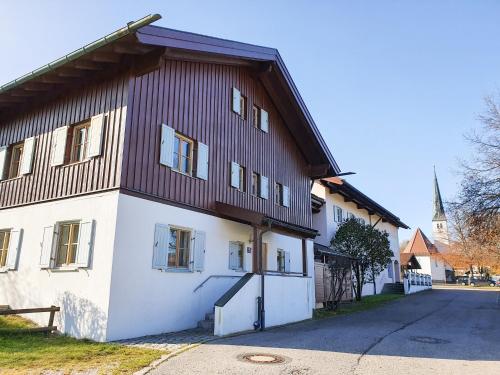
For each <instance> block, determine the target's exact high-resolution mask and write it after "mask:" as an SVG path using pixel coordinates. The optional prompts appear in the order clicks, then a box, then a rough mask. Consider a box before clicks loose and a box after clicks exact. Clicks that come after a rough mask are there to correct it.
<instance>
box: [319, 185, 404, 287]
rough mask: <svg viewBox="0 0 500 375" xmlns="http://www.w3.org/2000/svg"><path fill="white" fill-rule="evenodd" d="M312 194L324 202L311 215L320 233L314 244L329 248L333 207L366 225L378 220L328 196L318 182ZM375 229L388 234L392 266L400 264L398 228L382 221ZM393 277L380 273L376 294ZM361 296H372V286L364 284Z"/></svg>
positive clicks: (336, 196) (334, 228) (333, 226)
mask: <svg viewBox="0 0 500 375" xmlns="http://www.w3.org/2000/svg"><path fill="white" fill-rule="evenodd" d="M312 193H313V194H315V195H317V196H319V197H321V198H323V199H324V200H325V204H324V205H323V207H322V208H321V212H320V213H317V214H313V227H314V229H316V230H318V231H319V232H320V235H319V236H318V237H316V239H315V242H317V243H319V244H321V245H325V246H329V245H330V241H331V239H332V238H333V237H334V236H335V233H336V232H337V228H338V226H339V223H336V222H335V220H334V206H338V207H341V208H342V210H343V211H344V215H345V213H346V212H350V213H352V214H354V215H355V216H356V217H358V218H362V219H364V220H365V222H366V223H367V224H368V223H371V224H375V222H377V220H378V219H379V217H378V216H377V215H372V216H371V217H370V215H368V211H366V210H365V209H359V208H358V207H357V206H356V204H355V203H353V202H345V201H344V198H343V197H342V196H341V195H340V194H330V192H329V190H328V188H327V187H325V186H323V185H322V184H320V183H318V182H315V183H314V185H313V188H312ZM375 228H376V229H378V230H381V231H386V232H387V233H389V242H390V247H391V250H392V252H393V253H394V256H393V257H392V262H393V264H394V261H396V260H397V261H398V263H400V258H399V237H398V227H396V226H394V225H392V224H390V223H387V222H386V223H384V222H382V220H380V221H379V222H378V223H377V225H376V227H375ZM393 270H394V271H393V276H394V277H395V276H396V269H395V268H394V267H393ZM394 277H392V278H391V277H389V275H388V270H387V269H385V270H384V271H382V273H380V275H378V277H377V278H376V285H377V294H379V293H380V292H381V291H382V288H383V286H384V284H385V283H393V282H394V281H396V280H395V279H394ZM401 277H402V276H400V280H399V281H401ZM362 294H363V295H371V294H373V284H372V283H368V284H365V285H364V286H363V292H362Z"/></svg>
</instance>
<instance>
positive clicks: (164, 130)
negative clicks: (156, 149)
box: [160, 124, 175, 167]
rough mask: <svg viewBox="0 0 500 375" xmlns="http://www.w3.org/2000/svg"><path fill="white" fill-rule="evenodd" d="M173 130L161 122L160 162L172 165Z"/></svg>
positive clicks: (168, 165)
mask: <svg viewBox="0 0 500 375" xmlns="http://www.w3.org/2000/svg"><path fill="white" fill-rule="evenodd" d="M174 138H175V130H174V129H172V128H171V127H170V126H168V125H165V124H161V142H160V164H163V165H166V166H167V167H172V166H173V165H174V140H175V139H174Z"/></svg>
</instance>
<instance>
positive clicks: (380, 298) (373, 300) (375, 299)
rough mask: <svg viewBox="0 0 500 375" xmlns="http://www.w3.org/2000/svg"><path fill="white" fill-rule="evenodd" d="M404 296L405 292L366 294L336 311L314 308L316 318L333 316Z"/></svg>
mask: <svg viewBox="0 0 500 375" xmlns="http://www.w3.org/2000/svg"><path fill="white" fill-rule="evenodd" d="M402 297H404V295H403V294H377V295H375V296H366V297H363V298H362V299H361V301H359V302H357V301H354V302H352V303H345V304H344V303H343V304H341V305H340V306H339V307H338V309H337V310H336V311H331V310H326V309H316V310H314V314H313V318H314V319H323V318H330V317H332V316H337V315H344V314H350V313H353V312H357V311H364V310H370V309H373V308H374V307H377V306H380V305H383V304H384V303H387V302H389V301H394V300H396V299H399V298H402Z"/></svg>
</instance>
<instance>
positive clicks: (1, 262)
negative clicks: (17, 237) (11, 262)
mask: <svg viewBox="0 0 500 375" xmlns="http://www.w3.org/2000/svg"><path fill="white" fill-rule="evenodd" d="M9 244H10V229H2V230H0V268H3V267H5V266H6V265H7V254H8V252H9Z"/></svg>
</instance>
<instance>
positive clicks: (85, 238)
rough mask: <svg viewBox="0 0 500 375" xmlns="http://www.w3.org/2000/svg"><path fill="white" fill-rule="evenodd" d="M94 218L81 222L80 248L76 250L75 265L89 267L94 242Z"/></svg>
mask: <svg viewBox="0 0 500 375" xmlns="http://www.w3.org/2000/svg"><path fill="white" fill-rule="evenodd" d="M94 227H95V222H94V220H89V221H86V222H82V223H80V231H79V238H78V250H77V252H76V259H75V265H77V266H78V267H82V268H87V267H89V265H90V254H91V253H92V245H93V243H94Z"/></svg>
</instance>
